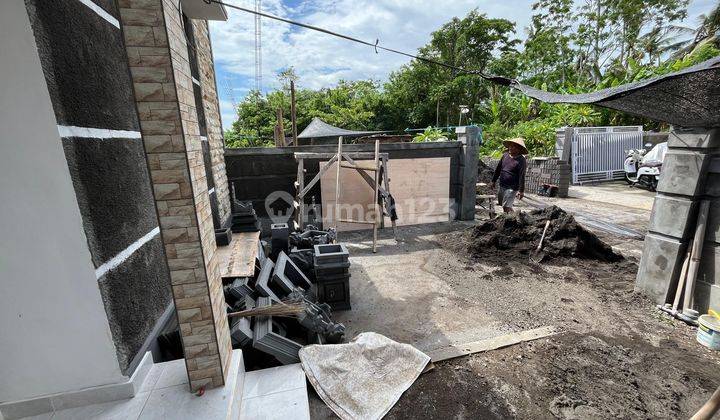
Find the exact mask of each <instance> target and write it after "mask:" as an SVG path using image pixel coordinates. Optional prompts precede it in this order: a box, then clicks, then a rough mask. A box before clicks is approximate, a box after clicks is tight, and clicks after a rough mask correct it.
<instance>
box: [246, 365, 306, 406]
mask: <svg viewBox="0 0 720 420" xmlns="http://www.w3.org/2000/svg"><path fill="white" fill-rule="evenodd" d="M241 418H243V419H253V420H255V419H258V420H275V419H277V420H295V419H297V420H306V419H307V420H309V419H310V405H309V403H308V396H307V385H306V381H305V372H304V371H303V370H302V367H301V366H300V364H299V363H297V364H294V365H287V366H280V367H276V368H271V369H263V370H256V371H253V372H248V373H246V374H245V389H244V390H243V399H242V410H241Z"/></svg>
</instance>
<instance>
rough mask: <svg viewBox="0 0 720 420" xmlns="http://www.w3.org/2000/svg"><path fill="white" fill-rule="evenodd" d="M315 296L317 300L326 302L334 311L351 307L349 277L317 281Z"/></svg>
mask: <svg viewBox="0 0 720 420" xmlns="http://www.w3.org/2000/svg"><path fill="white" fill-rule="evenodd" d="M317 297H318V302H320V303H327V304H328V305H330V307H331V308H332V309H333V310H334V311H344V310H349V309H351V308H350V281H349V278H345V279H341V280H334V281H325V282H322V283H320V282H318V284H317Z"/></svg>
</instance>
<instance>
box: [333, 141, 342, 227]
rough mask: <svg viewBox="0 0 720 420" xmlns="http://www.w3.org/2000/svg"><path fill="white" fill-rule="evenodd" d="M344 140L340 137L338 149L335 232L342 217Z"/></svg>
mask: <svg viewBox="0 0 720 420" xmlns="http://www.w3.org/2000/svg"><path fill="white" fill-rule="evenodd" d="M342 142H343V138H342V136H340V137H339V138H338V151H337V157H338V158H337V162H336V163H337V171H336V172H335V214H334V220H335V232H337V225H338V219H340V165H341V164H342Z"/></svg>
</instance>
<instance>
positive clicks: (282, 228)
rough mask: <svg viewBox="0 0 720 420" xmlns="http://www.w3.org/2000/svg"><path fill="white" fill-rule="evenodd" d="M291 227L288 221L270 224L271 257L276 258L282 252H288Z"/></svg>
mask: <svg viewBox="0 0 720 420" xmlns="http://www.w3.org/2000/svg"><path fill="white" fill-rule="evenodd" d="M289 237H290V227H289V226H288V224H287V223H276V224H273V225H270V249H271V251H270V258H271V259H273V260H275V259H277V258H278V255H279V254H280V253H281V252H284V253H287V252H288V249H289V247H290V246H289V241H290V239H289Z"/></svg>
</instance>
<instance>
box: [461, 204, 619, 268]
mask: <svg viewBox="0 0 720 420" xmlns="http://www.w3.org/2000/svg"><path fill="white" fill-rule="evenodd" d="M547 220H550V227H549V228H548V231H547V234H546V235H545V241H544V242H543V251H544V252H545V258H546V259H551V258H553V257H558V256H563V257H577V258H585V259H592V260H599V261H606V262H617V261H621V260H622V259H623V256H622V255H620V254H618V253H616V252H615V251H613V250H612V248H611V247H610V246H609V245H608V244H606V243H605V242H603V241H602V240H601V239H600V238H598V237H597V235H595V234H594V233H592V232H590V231H588V230H587V229H585V228H584V227H582V226H581V225H580V224H578V222H576V221H575V218H574V217H573V216H572V215H571V214H568V213H566V212H565V211H564V210H563V209H561V208H559V207H557V206H550V207H546V208H544V209H542V210H534V211H531V212H525V213H520V212H515V213H511V214H509V215H506V214H502V215H500V216H499V217H497V218H495V219H493V220H488V221H486V222H485V223H482V224H481V225H479V226H476V227H474V228H473V229H472V231H471V233H470V235H469V239H468V242H469V243H468V248H469V250H470V252H472V253H473V254H475V255H476V256H485V255H491V254H494V253H498V252H500V253H503V254H518V253H519V254H524V255H527V254H529V252H530V251H531V250H532V249H534V248H536V247H537V245H538V242H539V241H540V236H541V235H542V231H543V228H544V227H545V222H546V221H547Z"/></svg>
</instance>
